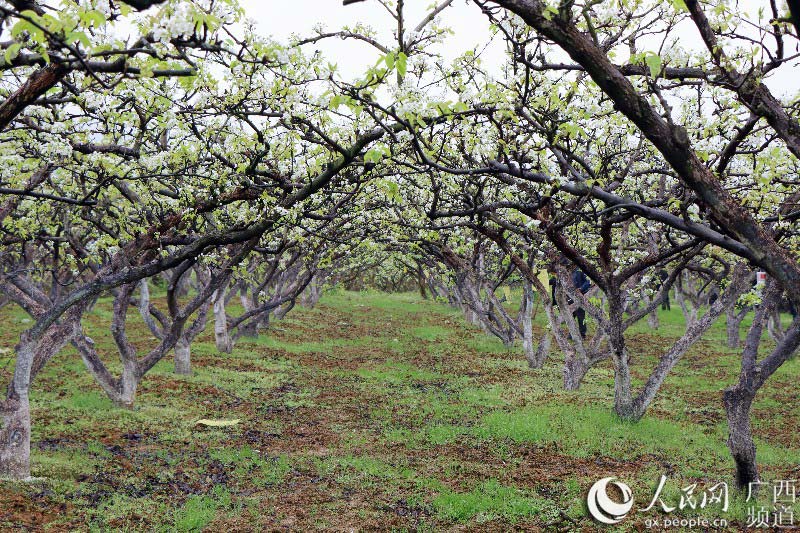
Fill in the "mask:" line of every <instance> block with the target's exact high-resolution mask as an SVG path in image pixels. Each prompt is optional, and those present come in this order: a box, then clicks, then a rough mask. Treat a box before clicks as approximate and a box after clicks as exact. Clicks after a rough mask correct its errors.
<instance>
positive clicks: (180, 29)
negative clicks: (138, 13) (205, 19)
mask: <svg viewBox="0 0 800 533" xmlns="http://www.w3.org/2000/svg"><path fill="white" fill-rule="evenodd" d="M190 6H191V4H179V5H178V6H177V7H175V8H174V9H173V10H172V12H171V13H170V15H169V16H166V17H160V18H159V19H158V23H157V24H156V25H155V26H154V27H153V29H152V31H153V38H154V39H155V40H156V41H159V42H161V43H165V44H166V43H168V42H169V41H170V40H171V39H172V38H174V37H183V36H190V35H192V34H193V33H194V26H195V23H194V16H193V14H192V12H191V7H190Z"/></svg>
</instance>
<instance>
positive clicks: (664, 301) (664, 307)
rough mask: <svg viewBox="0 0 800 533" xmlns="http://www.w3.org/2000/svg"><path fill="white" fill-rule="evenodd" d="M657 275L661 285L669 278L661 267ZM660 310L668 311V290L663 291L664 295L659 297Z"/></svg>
mask: <svg viewBox="0 0 800 533" xmlns="http://www.w3.org/2000/svg"><path fill="white" fill-rule="evenodd" d="M658 277H659V278H660V279H661V286H662V287H663V286H664V283H666V282H667V280H668V279H669V274H668V273H667V271H666V270H664V269H663V268H662V269H661V270H659V271H658ZM661 310H662V311H669V291H666V292H664V297H663V298H662V299H661Z"/></svg>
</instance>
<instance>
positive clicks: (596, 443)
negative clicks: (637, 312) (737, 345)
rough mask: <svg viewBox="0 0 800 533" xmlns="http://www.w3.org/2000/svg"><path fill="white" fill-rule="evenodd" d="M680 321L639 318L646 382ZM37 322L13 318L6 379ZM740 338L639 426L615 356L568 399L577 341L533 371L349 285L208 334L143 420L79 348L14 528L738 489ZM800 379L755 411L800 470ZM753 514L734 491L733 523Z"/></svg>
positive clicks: (445, 513) (164, 526) (451, 325)
mask: <svg viewBox="0 0 800 533" xmlns="http://www.w3.org/2000/svg"><path fill="white" fill-rule="evenodd" d="M110 310H111V301H110V300H108V299H104V300H101V301H100V302H98V304H97V306H96V307H95V309H94V311H93V312H92V313H91V314H90V315H89V316H88V317H87V320H86V328H87V330H88V333H89V334H90V335H91V336H92V338H94V339H95V341H96V342H97V346H98V350H101V353H102V354H104V357H105V358H106V360H107V361H108V362H109V365H110V367H111V369H112V371H114V372H118V371H119V365H118V363H117V362H116V361H115V360H114V353H115V352H114V345H113V342H112V341H111V340H110V338H109V336H108V325H109V317H110ZM659 316H660V318H661V328H660V329H659V330H658V332H653V331H652V330H650V329H649V328H648V327H647V326H646V323H640V324H637V325H636V326H635V327H634V328H632V330H631V331H630V339H631V340H630V343H629V348H630V350H631V354H632V356H633V360H634V366H633V374H634V384H635V385H637V386H640V385H641V383H643V381H644V379H646V377H647V375H648V373H649V371H650V369H651V368H652V367H653V365H654V364H655V363H656V358H657V356H658V355H659V353H661V350H663V349H665V348H666V347H667V346H669V344H670V343H671V342H672V341H673V340H674V339H675V338H677V337H678V336H679V335H680V334H681V333H682V328H683V319H682V316H681V313H680V310H679V309H677V308H673V310H672V311H670V312H660V314H659ZM543 318H544V317H543V313H542V312H541V310H540V312H539V314H538V315H537V322H536V326H537V327H542V326H543V325H544V324H543ZM24 319H25V317H24V314H23V313H21V312H20V311H19V310H17V309H14V308H12V307H9V306H6V307H4V308H2V309H0V322H2V323H3V324H4V326H5V329H4V330H3V331H0V374H2V376H3V377H5V378H7V377H8V375H9V373H10V369H11V368H13V366H12V365H11V363H12V361H11V357H12V356H13V353H12V349H13V346H14V344H15V343H16V342H17V340H18V336H19V334H20V332H21V331H22V330H23V329H24V328H25V327H27V325H28V324H29V323H28V322H23V320H24ZM590 327H591V324H590ZM128 330H129V334H130V335H131V340H132V342H133V343H134V344H135V345H136V346H137V348H139V349H140V350H141V351H142V353H144V352H146V351H147V349H148V347H151V346H152V344H153V342H155V341H154V340H153V339H152V338H151V335H150V333H149V331H147V329H146V327H145V326H144V324H142V323H141V321H140V320H139V319H138V316H137V315H136V313H132V314H131V315H130V324H129V327H128ZM724 341H725V330H724V323H723V322H722V321H720V322H719V323H717V324H715V326H714V327H713V328H712V329H711V331H710V332H709V333H708V334H707V335H706V337H705V338H704V340H703V341H702V342H701V343H699V344H698V345H696V346H695V347H693V349H692V350H690V352H689V353H688V354H687V356H686V357H685V358H684V359H683V360H682V361H681V362H680V363H679V364H678V365H677V367H676V368H675V370H674V371H673V373H672V374H671V375H670V377H669V378H668V379H667V381H666V383H665V384H664V387H663V390H662V391H661V392H660V394H659V395H658V397H657V398H656V401H655V402H654V403H653V405H652V407H651V410H650V411H649V412H648V414H647V415H646V416H645V417H644V419H643V420H641V421H640V422H639V423H636V424H631V423H627V422H623V421H621V420H619V419H618V418H617V417H616V416H615V415H614V414H613V411H612V409H611V406H612V403H613V370H612V369H611V367H610V364H608V362H606V363H603V364H601V365H599V366H598V367H597V368H593V369H592V370H591V371H590V372H589V374H588V375H587V377H586V379H585V381H584V383H583V384H582V387H581V389H580V390H579V391H576V392H565V391H563V390H562V388H561V377H562V376H561V361H560V356H559V354H557V353H553V354H552V355H551V357H550V359H549V360H548V362H547V364H546V365H545V368H543V369H541V370H538V371H531V370H529V369H528V367H527V364H526V362H525V360H524V358H523V356H522V353H521V349H520V347H519V346H514V347H512V348H511V349H509V348H507V347H505V346H503V345H502V343H500V342H499V341H497V340H496V339H494V338H492V337H490V336H487V335H486V334H484V333H483V332H481V331H480V329H479V328H475V327H473V326H470V325H468V324H466V323H464V321H463V319H462V317H461V316H460V314H459V312H457V311H454V310H452V309H450V308H448V307H447V306H446V305H444V304H442V303H439V302H432V301H424V300H421V299H420V298H419V296H417V295H414V294H399V295H386V294H380V293H375V292H365V293H349V292H344V291H338V292H334V293H330V294H327V295H326V296H325V298H324V299H323V300H322V302H321V305H320V306H319V307H317V308H316V309H302V308H297V309H295V310H293V312H292V313H291V314H290V316H289V317H287V318H286V319H285V320H283V321H280V322H276V323H275V324H274V329H273V330H272V331H270V332H268V333H266V334H264V335H262V336H260V337H259V338H258V339H242V340H241V342H239V343H238V344H237V345H236V347H235V348H234V350H233V353H231V354H219V353H217V351H216V348H215V347H214V343H213V336H212V334H211V330H210V327H209V331H207V332H206V333H205V334H204V335H203V336H202V337H201V338H200V339H199V340H198V341H197V342H196V343H195V344H194V345H193V347H192V353H193V355H194V356H195V358H196V359H195V364H194V373H193V375H192V376H188V377H185V376H176V375H174V374H173V373H172V363H171V361H170V360H169V358H167V359H165V360H164V361H162V362H160V363H159V364H158V365H156V367H155V368H154V369H153V370H152V371H151V373H150V374H148V375H147V376H146V377H145V379H144V380H143V381H142V383H141V384H140V387H139V390H138V393H137V400H136V406H135V409H134V410H132V411H126V410H120V409H117V408H114V406H113V405H112V404H111V402H110V401H109V400H108V399H107V398H106V396H105V394H104V393H103V391H102V390H101V389H100V387H99V386H97V384H96V383H94V382H93V381H92V378H91V376H89V375H88V373H87V372H86V370H85V368H84V367H83V363H82V362H81V360H80V358H79V357H78V355H77V354H76V353H75V352H74V350H72V349H70V348H68V349H65V350H64V351H63V352H62V353H61V354H59V355H58V356H56V357H55V358H54V360H53V361H51V362H50V363H49V364H48V366H47V367H46V368H45V370H44V371H43V372H42V374H41V375H40V376H39V377H38V378H37V380H36V382H35V383H34V388H33V395H32V409H33V413H32V416H33V420H34V423H33V438H32V441H33V449H32V456H33V474H34V476H40V477H45V478H46V479H45V480H44V481H41V482H38V483H37V484H35V485H20V484H4V485H0V529H3V530H5V529H10V528H12V526H14V525H15V524H16V522H14V521H15V520H16V521H19V520H22V518H24V517H26V516H32V517H35V518H32V519H31V520H34V522H35V523H33V524H29V526H30V527H31V528H35V527H36V526H42V527H43V528H44V529H48V528H49V529H51V530H65V529H78V530H85V529H91V530H96V531H108V530H123V531H126V530H127V531H143V530H148V531H149V530H156V531H200V530H214V531H217V530H226V529H227V530H236V531H238V530H250V529H261V530H277V529H289V530H313V529H323V528H325V529H348V530H349V529H394V530H397V531H402V530H422V531H433V530H435V531H439V530H454V529H455V530H458V529H460V528H467V529H471V530H510V529H515V528H516V529H521V530H536V529H543V528H546V527H561V528H567V529H570V528H571V529H574V530H581V529H583V530H586V529H593V528H594V526H595V524H594V523H593V522H592V521H590V520H589V519H588V518H587V517H586V510H585V503H584V500H585V494H586V490H587V489H588V487H589V486H590V485H591V484H592V483H593V482H594V481H596V480H597V479H598V478H599V477H600V476H606V475H616V476H619V477H620V478H621V479H624V480H625V481H626V482H627V483H629V484H630V486H631V487H632V488H633V490H634V493H635V494H636V495H637V498H639V499H641V498H642V497H643V496H642V495H646V494H648V492H649V491H652V489H653V487H654V484H655V483H656V482H657V481H658V479H659V476H660V475H661V474H662V473H664V472H669V474H670V480H669V484H668V489H667V492H666V494H667V497H668V498H672V499H674V498H677V497H679V488H680V487H684V486H686V485H689V484H691V483H698V486H707V485H708V484H710V483H711V482H716V481H729V482H730V481H731V469H732V464H731V460H730V458H729V456H728V452H727V448H726V446H725V439H726V438H727V430H726V427H725V421H724V412H723V410H722V406H721V403H720V392H721V390H722V389H724V388H725V387H726V386H728V385H730V384H731V383H733V382H735V380H736V379H737V373H738V356H737V353H736V352H735V351H733V350H730V349H728V348H726V347H725V346H724ZM769 344H770V343H769V342H767V343H765V349H767V348H768V347H769ZM798 376H800V359H795V360H793V361H790V362H789V363H787V364H786V365H784V367H783V368H782V369H781V370H780V371H779V372H777V373H776V375H775V376H773V378H772V379H770V381H769V382H768V384H767V385H766V386H765V387H764V389H763V390H762V391H761V392H760V393H759V395H758V397H757V398H756V401H755V404H754V409H755V412H756V413H757V417H756V418H757V419H756V420H754V423H753V427H754V431H755V434H756V437H757V445H758V458H759V464H760V466H761V468H762V474H763V476H764V477H765V478H766V479H776V478H792V475H793V472H796V471H795V469H796V468H797V465H798V457H800V440H798V435H797V432H796V428H797V426H798V418H799V417H800V408H798V405H797V401H796V400H797V398H798V396H797V393H796V383H797V378H798ZM200 418H226V419H233V418H236V419H239V420H240V422H239V424H237V425H236V426H232V427H229V428H204V427H201V426H197V425H196V421H197V420H199V419H200ZM795 477H796V476H795ZM645 503H647V502H645ZM637 504H638V499H637ZM797 511H798V512H800V509H797ZM708 512H710V511H708ZM12 513H13V514H12ZM25 513H27V514H25ZM37 513H38V514H37ZM697 514H699V513H697ZM565 516H566V517H567V518H564V517H565ZM745 516H746V506H745V505H744V503H743V502H741V501H740V500H738V499H735V500H734V503H733V506H732V510H731V512H730V514H729V516H728V517H729V518H731V519H732V520H739V521H742V520H743V519H744V517H745ZM21 517H22V518H21ZM565 520H566V521H565ZM631 520H632V521H630V522H628V523H627V527H634V526H635V525H636V523H637V522H634V521H633V520H634V519H631ZM36 521H38V522H36ZM572 521H574V522H572ZM553 524H556V526H553ZM733 529H734V530H735V529H737V527H736V526H734V527H733Z"/></svg>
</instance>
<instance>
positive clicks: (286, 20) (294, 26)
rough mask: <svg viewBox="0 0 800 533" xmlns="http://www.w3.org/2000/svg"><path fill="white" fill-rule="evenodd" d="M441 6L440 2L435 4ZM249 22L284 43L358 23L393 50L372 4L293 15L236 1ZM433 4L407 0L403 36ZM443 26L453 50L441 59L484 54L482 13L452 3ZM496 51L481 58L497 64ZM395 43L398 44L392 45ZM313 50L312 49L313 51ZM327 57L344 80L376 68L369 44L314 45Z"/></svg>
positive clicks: (298, 1) (387, 25) (321, 0)
mask: <svg viewBox="0 0 800 533" xmlns="http://www.w3.org/2000/svg"><path fill="white" fill-rule="evenodd" d="M439 1H441V0H438V1H437V2H436V3H438V2H439ZM239 3H240V4H241V5H242V6H243V7H244V8H245V11H246V13H247V16H248V17H249V18H251V19H253V20H255V21H256V22H257V23H258V29H259V30H260V32H261V33H262V34H264V35H272V36H273V37H275V38H276V39H278V40H279V41H285V40H286V38H288V37H289V36H291V35H292V34H296V35H298V36H300V37H312V36H313V35H315V32H314V31H313V29H314V27H315V26H317V25H319V24H322V25H324V26H325V29H326V31H338V30H340V29H341V28H342V27H343V26H347V25H350V26H353V25H355V24H356V23H359V22H360V23H362V24H364V25H367V26H371V27H372V28H373V29H375V30H376V31H378V32H379V35H381V37H382V38H381V39H379V40H380V41H381V42H383V43H387V42H388V43H389V44H391V42H392V41H391V39H392V35H393V34H394V31H395V30H396V23H395V21H394V19H392V18H391V16H390V15H389V13H388V12H387V11H386V10H385V9H384V8H383V7H382V6H381V5H380V4H379V3H378V2H375V1H374V0H366V1H364V2H360V3H357V4H352V5H350V6H347V7H344V6H343V5H342V1H341V0H294V1H293V2H291V9H276V6H275V4H273V3H272V2H265V1H263V0H239ZM431 4H434V0H406V3H405V10H404V12H405V13H406V26H407V29H406V31H409V30H411V29H413V28H414V27H415V26H416V25H417V24H419V23H420V22H421V21H422V19H424V18H425V16H426V15H427V14H428V13H429V12H430V9H429V8H430V7H431ZM442 20H443V21H444V22H445V23H446V26H448V27H450V28H451V29H452V30H453V31H455V35H451V36H448V38H447V42H448V45H450V44H454V45H455V46H452V47H449V48H447V49H445V50H443V52H444V54H445V57H446V58H448V59H452V58H455V57H457V56H458V55H460V54H462V53H463V52H465V51H467V50H471V49H474V48H475V47H476V46H477V47H481V48H483V47H484V46H485V45H486V43H487V41H488V39H489V37H490V34H489V23H488V20H487V18H486V17H485V16H484V15H483V14H482V13H481V12H480V10H479V9H478V8H477V7H476V6H475V5H474V4H472V3H471V2H468V1H467V0H455V2H454V3H453V5H452V6H450V7H449V8H448V9H446V10H445V11H444V12H443V14H442ZM499 41H500V40H499V38H498V44H497V46H494V47H492V48H491V49H490V50H489V51H487V52H485V53H484V54H482V56H481V57H482V58H483V60H484V62H485V63H488V62H493V63H496V64H498V65H499V64H500V63H501V62H502V60H503V55H502V54H503V50H504V47H503V45H502V43H500V42H499ZM395 42H396V41H395ZM311 49H312V50H313V49H315V48H311ZM316 49H319V50H321V51H323V53H324V55H325V57H327V58H328V59H329V60H331V61H333V62H334V63H336V64H337V65H338V66H339V70H340V73H341V74H342V75H343V76H344V77H345V78H349V77H351V76H356V75H360V74H363V72H364V71H365V70H366V68H367V67H368V66H371V65H373V64H375V62H376V61H377V59H378V56H379V52H378V51H377V50H376V49H375V48H373V47H372V46H370V45H369V44H367V43H363V42H357V41H345V42H343V41H341V40H339V39H327V40H325V41H322V42H320V43H318V44H317V45H316Z"/></svg>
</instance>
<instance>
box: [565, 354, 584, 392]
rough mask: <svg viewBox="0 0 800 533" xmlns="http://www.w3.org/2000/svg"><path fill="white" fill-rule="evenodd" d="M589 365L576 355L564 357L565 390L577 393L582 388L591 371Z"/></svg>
mask: <svg viewBox="0 0 800 533" xmlns="http://www.w3.org/2000/svg"><path fill="white" fill-rule="evenodd" d="M589 366H590V365H589V364H588V362H587V361H585V360H584V359H581V358H580V357H577V356H576V355H575V354H574V353H571V354H565V356H564V390H568V391H575V390H578V389H579V388H580V387H581V382H582V381H583V378H584V377H585V376H586V373H587V372H588V371H589Z"/></svg>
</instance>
